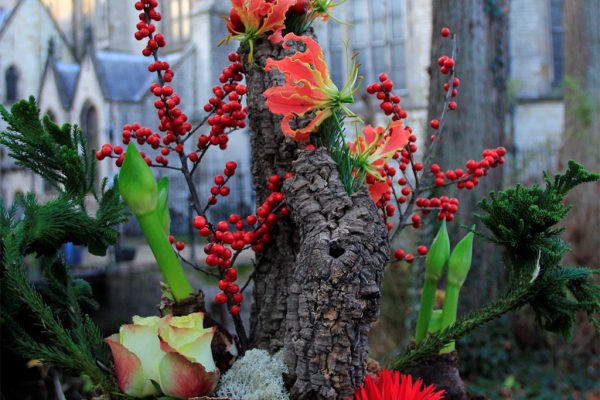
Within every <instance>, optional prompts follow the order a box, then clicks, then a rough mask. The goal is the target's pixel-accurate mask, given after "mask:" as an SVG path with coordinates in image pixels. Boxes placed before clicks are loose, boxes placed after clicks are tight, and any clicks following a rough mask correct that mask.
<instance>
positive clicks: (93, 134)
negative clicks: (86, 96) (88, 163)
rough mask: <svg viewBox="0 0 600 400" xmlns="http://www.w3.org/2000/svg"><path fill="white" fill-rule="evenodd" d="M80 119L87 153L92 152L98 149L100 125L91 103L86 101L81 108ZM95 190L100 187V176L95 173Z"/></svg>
mask: <svg viewBox="0 0 600 400" xmlns="http://www.w3.org/2000/svg"><path fill="white" fill-rule="evenodd" d="M79 120H80V121H81V131H82V132H83V134H84V135H85V139H86V142H87V146H86V147H87V151H88V154H94V153H93V152H94V150H97V149H98V143H100V138H99V135H100V127H99V123H98V111H97V110H96V107H94V105H93V104H91V103H89V102H86V104H85V105H84V106H83V108H82V109H81V115H80V117H79ZM94 186H95V188H96V190H98V189H100V177H99V176H98V174H96V180H95V182H94Z"/></svg>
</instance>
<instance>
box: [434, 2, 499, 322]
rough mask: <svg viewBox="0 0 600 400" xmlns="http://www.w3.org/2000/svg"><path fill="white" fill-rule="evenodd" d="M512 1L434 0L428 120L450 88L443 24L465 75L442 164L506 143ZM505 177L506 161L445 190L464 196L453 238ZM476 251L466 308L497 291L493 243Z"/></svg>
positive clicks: (458, 163) (449, 119)
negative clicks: (472, 182) (469, 186)
mask: <svg viewBox="0 0 600 400" xmlns="http://www.w3.org/2000/svg"><path fill="white" fill-rule="evenodd" d="M508 3H509V1H508V0H500V1H495V2H489V1H480V0H461V1H452V0H434V2H433V35H432V46H431V67H430V68H431V84H430V88H429V107H428V113H429V120H431V119H434V118H439V116H440V115H441V113H442V107H443V103H444V102H443V98H444V96H445V94H446V92H445V91H444V89H443V83H444V82H446V80H447V79H448V76H447V75H442V74H441V73H440V72H439V67H438V64H437V59H438V57H440V56H441V55H444V54H446V55H448V56H450V55H451V42H450V40H448V39H447V38H443V37H441V36H440V34H439V32H440V30H441V28H442V27H444V26H448V27H450V29H451V30H452V32H453V33H455V34H456V40H457V56H456V58H457V59H456V75H457V77H458V78H459V79H460V86H459V87H458V96H457V97H456V98H455V99H454V100H456V102H457V103H458V108H457V109H456V110H455V111H449V112H448V114H447V116H446V123H445V128H444V132H443V138H442V141H441V143H440V146H438V153H437V155H436V156H435V160H436V162H437V163H438V164H439V165H440V166H441V168H442V170H445V169H456V168H463V169H464V167H465V162H466V161H467V160H469V159H474V160H481V158H482V157H481V152H482V151H483V150H484V149H486V148H496V147H498V146H505V145H506V143H505V135H504V129H505V128H504V119H505V114H506V110H507V101H506V96H507V93H506V86H507V79H508ZM502 178H503V172H502V167H499V168H496V169H493V170H491V171H490V173H489V176H486V177H482V178H481V179H480V181H479V185H478V186H476V187H475V189H474V190H472V191H468V190H460V191H459V190H458V189H456V188H452V187H451V188H449V189H450V190H446V189H444V190H443V194H447V195H452V196H456V197H458V199H459V200H460V207H459V213H458V214H457V215H456V222H455V223H454V224H450V225H449V229H451V237H452V238H454V240H458V238H459V237H460V236H463V235H464V230H462V229H460V226H461V224H465V225H471V224H472V223H474V222H475V221H474V217H473V213H474V212H476V211H477V202H478V201H479V200H480V199H481V198H482V197H483V196H485V195H487V193H488V192H490V191H492V190H498V189H500V188H501V187H502ZM440 194H441V193H440ZM479 228H480V227H479ZM473 256H474V259H473V268H472V269H471V272H470V273H469V279H468V280H467V282H466V285H465V287H464V288H463V290H462V294H461V302H462V305H463V307H461V308H462V311H467V310H469V309H474V308H478V307H480V306H481V305H482V304H484V303H485V302H487V301H488V300H489V299H490V297H495V296H496V295H497V293H498V288H497V287H496V285H497V282H498V281H499V277H500V274H501V268H500V267H499V265H500V257H499V255H498V253H497V252H496V251H495V250H494V247H493V246H491V245H487V244H484V243H482V241H480V242H479V243H477V245H476V246H475V249H474V255H473Z"/></svg>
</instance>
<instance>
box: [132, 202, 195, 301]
mask: <svg viewBox="0 0 600 400" xmlns="http://www.w3.org/2000/svg"><path fill="white" fill-rule="evenodd" d="M137 218H138V222H139V223H140V227H141V228H142V232H144V236H145V237H146V240H147V241H148V244H149V245H150V249H152V254H153V255H154V258H155V259H156V262H157V263H158V266H159V268H160V271H161V272H162V274H163V277H164V279H165V281H166V283H167V285H169V288H170V289H171V291H172V292H173V295H174V296H175V299H176V300H183V299H185V298H186V297H188V296H190V295H191V294H192V293H193V292H194V289H193V288H192V285H190V282H189V280H188V278H187V276H186V275H185V274H184V272H183V268H181V264H180V263H179V260H178V259H177V256H176V255H175V252H174V251H173V248H172V247H171V244H170V243H169V239H168V238H167V236H166V235H165V231H164V229H163V228H162V225H161V223H160V219H159V218H158V215H157V214H156V212H150V213H148V214H145V215H141V216H138V217H137Z"/></svg>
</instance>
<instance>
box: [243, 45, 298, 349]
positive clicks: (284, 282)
mask: <svg viewBox="0 0 600 400" xmlns="http://www.w3.org/2000/svg"><path fill="white" fill-rule="evenodd" d="M241 53H242V57H243V60H244V66H245V70H246V85H247V88H248V96H247V105H248V117H249V121H250V124H249V125H250V129H251V130H252V136H251V145H252V177H253V182H254V189H255V191H256V204H257V207H258V206H259V205H261V204H262V203H263V202H264V201H265V199H266V198H267V197H268V196H269V194H270V191H269V189H268V180H269V177H270V176H271V175H273V174H278V175H284V174H285V173H287V172H288V171H290V170H291V166H292V161H293V160H294V159H295V158H296V144H295V143H294V142H293V141H291V140H290V139H289V138H286V137H285V136H284V135H283V133H282V132H281V127H280V124H281V117H280V116H278V115H274V114H271V112H270V111H269V109H268V108H267V106H266V105H265V97H264V96H263V92H264V91H265V90H266V89H267V88H269V87H272V86H276V85H280V84H283V76H282V75H281V74H279V73H277V72H271V73H268V72H266V71H265V70H264V66H265V63H266V60H267V59H268V58H275V59H280V58H282V57H283V56H284V51H283V49H282V47H281V45H279V44H275V45H274V44H272V43H270V42H269V41H268V40H265V39H259V40H257V41H256V43H255V46H254V63H253V64H251V63H249V62H248V52H247V51H243V50H242V51H241ZM271 235H272V237H273V243H272V244H271V245H269V246H268V248H267V249H266V250H265V251H264V252H263V253H261V254H260V255H257V259H256V265H255V270H254V302H253V303H252V309H251V316H250V342H251V347H253V348H262V349H266V350H268V351H270V352H272V353H273V352H276V351H278V350H280V349H281V348H282V347H283V337H284V334H285V327H284V323H285V317H286V307H287V295H288V293H287V288H288V285H289V279H290V277H291V275H292V271H293V267H294V260H295V253H296V252H295V247H296V246H295V243H296V242H297V241H298V239H297V237H296V235H295V228H294V225H293V222H292V220H291V219H289V218H285V219H280V220H279V221H278V222H277V224H276V226H275V227H274V228H273V231H272V233H271Z"/></svg>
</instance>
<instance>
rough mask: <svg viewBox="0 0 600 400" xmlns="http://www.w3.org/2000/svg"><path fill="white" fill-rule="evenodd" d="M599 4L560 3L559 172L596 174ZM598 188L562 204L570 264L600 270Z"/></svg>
mask: <svg viewBox="0 0 600 400" xmlns="http://www.w3.org/2000/svg"><path fill="white" fill-rule="evenodd" d="M598 21H600V4H599V3H598V1H597V0H569V1H565V2H564V26H565V36H564V39H565V41H564V44H565V45H564V49H565V57H564V60H565V79H566V85H565V135H564V142H563V146H562V149H561V151H560V163H561V165H560V168H561V169H563V168H564V166H566V165H567V162H568V161H569V160H571V159H574V160H576V161H578V162H580V163H582V164H583V165H584V166H585V167H586V168H587V169H588V170H591V171H594V172H598V171H600V73H599V72H598V65H600V24H599V22H598ZM599 197H600V183H598V182H596V183H592V184H588V185H582V186H581V187H578V188H577V189H576V190H574V191H573V193H572V194H571V195H570V196H569V198H568V201H569V202H570V203H572V204H573V205H574V209H573V210H572V211H571V212H570V213H569V215H568V216H567V220H566V221H567V222H566V226H567V236H568V241H569V243H570V244H571V245H572V246H573V250H574V251H572V252H571V253H570V254H571V255H572V257H573V258H574V260H573V261H574V262H576V263H577V264H579V265H587V266H590V267H594V266H598V265H600V236H598V233H597V229H598V226H600V202H599V201H598V198H599Z"/></svg>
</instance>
